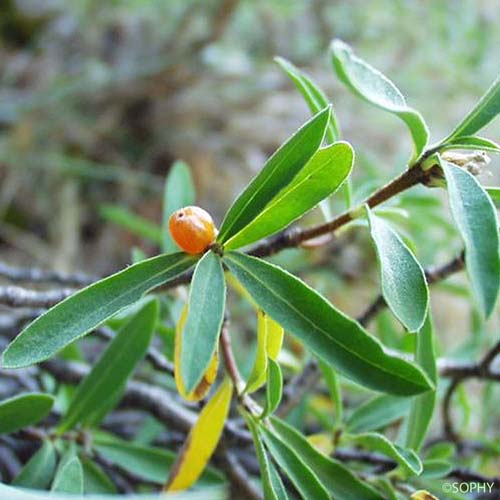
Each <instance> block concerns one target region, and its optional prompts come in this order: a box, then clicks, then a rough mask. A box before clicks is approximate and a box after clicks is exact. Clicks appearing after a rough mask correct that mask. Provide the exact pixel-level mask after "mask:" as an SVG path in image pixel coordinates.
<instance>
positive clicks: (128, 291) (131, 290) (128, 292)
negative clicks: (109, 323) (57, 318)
mask: <svg viewBox="0 0 500 500" xmlns="http://www.w3.org/2000/svg"><path fill="white" fill-rule="evenodd" d="M189 259H190V258H189V257H187V256H186V257H185V258H184V259H182V260H180V261H178V262H175V263H174V264H172V265H171V266H170V267H168V268H165V269H163V270H161V271H159V272H158V273H155V274H153V275H152V276H150V277H149V278H148V279H147V281H148V282H150V281H152V280H156V279H157V278H158V277H159V276H161V275H162V274H166V273H168V272H170V271H171V270H172V269H174V268H175V267H177V266H181V264H184V263H185V262H186V261H188V260H189ZM124 271H126V270H124ZM124 271H122V272H124ZM109 278H112V276H110V277H109ZM90 286H92V285H90ZM90 286H89V287H90ZM143 286H144V282H142V283H139V284H137V285H136V286H134V287H131V288H127V289H126V290H125V291H124V293H123V294H121V295H118V296H115V297H114V298H113V299H111V300H110V301H109V302H107V303H106V305H103V306H102V307H100V308H99V307H98V308H97V309H96V310H95V311H94V313H91V314H89V315H86V317H87V318H88V317H89V316H90V317H91V318H95V317H96V316H98V315H99V314H100V311H102V310H103V309H105V308H106V307H107V306H109V305H111V304H114V303H116V302H117V301H119V300H120V299H123V297H126V296H127V295H134V294H135V293H136V292H137V290H140V289H141V287H143ZM152 286H154V285H151V287H152ZM85 290H87V289H83V290H81V292H77V293H76V294H78V293H82V292H83V291H85ZM148 290H150V288H146V289H145V290H144V292H143V294H144V293H146V292H147V291H148ZM76 294H74V295H70V296H69V297H68V298H66V299H64V300H63V301H61V302H59V304H58V306H59V305H62V304H64V303H65V302H66V301H69V300H70V299H72V298H74V297H75V295H76ZM141 295H142V294H141ZM127 305H128V304H126V305H124V306H123V307H122V308H121V309H124V308H125V307H127ZM121 309H120V310H121ZM50 311H51V309H49V310H48V311H47V312H45V313H44V314H43V315H42V316H40V317H39V318H38V319H36V320H35V322H33V323H32V324H31V325H30V326H28V327H27V329H26V330H24V331H23V332H22V333H21V334H20V335H19V336H18V337H16V339H14V340H13V341H12V343H11V344H10V346H9V347H8V348H7V350H6V351H5V352H4V356H5V354H7V353H8V351H9V350H11V349H12V348H13V347H14V346H15V345H16V344H17V343H18V342H19V341H20V340H22V339H23V338H25V335H26V332H30V335H33V333H31V332H32V331H33V330H30V328H31V327H33V328H34V327H35V326H37V325H39V322H40V321H42V320H43V319H44V318H46V316H47V314H49V313H50ZM117 312H118V311H115V312H114V313H111V314H115V313H117ZM107 318H109V316H108V317H107ZM107 318H104V319H102V320H100V321H98V322H97V323H96V324H95V325H94V326H91V327H90V328H88V329H87V330H85V331H83V332H81V333H80V334H79V335H76V336H71V335H70V336H69V338H70V339H71V340H70V341H68V342H65V343H64V344H62V346H64V345H67V344H68V343H69V342H71V341H73V340H76V339H79V338H81V337H83V336H84V335H85V334H87V333H88V332H90V331H91V330H92V329H93V328H95V327H96V326H98V325H99V324H101V323H103V322H104V321H106V319H107ZM95 321H96V320H92V322H93V323H95ZM35 331H36V330H35ZM67 331H71V330H67ZM33 359H35V361H31V363H33V362H38V361H43V360H44V359H47V357H46V356H45V355H44V356H43V357H41V358H39V357H35V358H33ZM8 366H9V367H12V368H17V367H20V366H24V364H19V363H16V364H15V365H12V364H9V365H8Z"/></svg>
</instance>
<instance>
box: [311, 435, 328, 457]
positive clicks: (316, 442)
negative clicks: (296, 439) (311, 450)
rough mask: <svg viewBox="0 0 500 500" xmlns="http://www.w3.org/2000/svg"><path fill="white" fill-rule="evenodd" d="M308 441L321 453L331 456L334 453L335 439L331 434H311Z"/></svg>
mask: <svg viewBox="0 0 500 500" xmlns="http://www.w3.org/2000/svg"><path fill="white" fill-rule="evenodd" d="M307 440H308V441H309V442H310V443H311V444H312V445H313V446H314V447H315V448H316V449H317V450H319V451H320V452H321V453H323V454H325V455H327V456H329V455H331V454H332V453H333V450H334V446H333V438H332V435H331V434H328V433H325V432H322V433H319V434H310V435H309V436H307Z"/></svg>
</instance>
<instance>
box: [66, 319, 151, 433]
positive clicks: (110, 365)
mask: <svg viewBox="0 0 500 500" xmlns="http://www.w3.org/2000/svg"><path fill="white" fill-rule="evenodd" d="M132 321H134V320H132ZM126 326H127V325H125V328H126ZM138 331H139V334H141V335H142V331H141V330H138ZM120 333H123V332H119V333H118V335H120ZM118 335H117V337H116V338H117V339H118V338H119V337H118ZM137 336H138V335H137V332H135V335H129V336H128V337H127V338H126V339H125V341H124V342H123V345H122V346H121V347H122V349H121V351H119V352H118V355H117V356H116V357H115V358H114V361H115V364H113V363H108V364H107V366H105V367H104V370H103V371H102V373H100V374H99V379H101V380H103V379H105V378H106V377H107V375H108V373H110V372H112V371H113V369H114V366H115V365H116V362H117V361H119V360H121V359H123V358H124V357H125V355H126V354H127V352H126V347H127V346H129V345H130V344H131V343H132V341H134V340H136V338H137ZM96 366H97V365H96ZM133 369H134V367H132V369H131V370H129V373H130V372H131V371H132V370H133ZM86 380H90V379H86ZM82 387H83V385H82ZM99 387H101V388H102V385H101V386H99V380H98V383H97V384H93V385H92V388H91V389H90V390H89V391H87V392H85V396H84V397H82V398H80V399H79V404H78V403H76V404H75V407H74V410H73V411H72V415H73V416H72V418H71V414H70V413H69V411H68V416H67V419H66V420H67V422H65V425H64V426H62V427H64V428H65V429H67V428H70V427H73V425H74V424H76V423H78V421H79V419H78V413H79V411H80V410H81V408H82V406H83V407H85V404H86V403H87V402H88V401H89V400H90V399H91V397H92V396H93V395H94V394H95V393H96V392H98V390H97V389H98V388H99ZM76 396H78V393H76V394H75V397H76ZM97 409H99V408H97ZM95 411H97V410H96V409H95V408H94V409H93V410H92V413H93V412H95ZM75 415H76V417H75ZM75 418H76V421H75Z"/></svg>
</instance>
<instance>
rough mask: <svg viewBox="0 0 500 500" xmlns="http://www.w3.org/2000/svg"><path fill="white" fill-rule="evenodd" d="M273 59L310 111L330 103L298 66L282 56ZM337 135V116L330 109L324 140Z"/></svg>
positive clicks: (315, 110)
mask: <svg viewBox="0 0 500 500" xmlns="http://www.w3.org/2000/svg"><path fill="white" fill-rule="evenodd" d="M274 60H275V61H276V62H277V63H278V65H279V66H280V68H281V69H282V70H283V71H284V72H285V73H286V74H287V75H288V76H289V77H290V79H291V80H292V82H293V83H294V84H295V86H296V87H297V90H298V91H299V92H300V93H301V94H302V96H303V97H304V99H305V101H306V103H307V105H308V106H309V109H310V110H311V113H318V112H319V111H321V110H322V109H325V108H326V107H327V106H328V105H329V104H330V103H329V101H328V98H327V97H326V95H325V93H324V92H323V91H322V90H321V89H320V88H319V87H318V85H317V84H316V83H315V82H314V81H313V80H312V79H311V78H310V77H309V76H308V75H306V74H305V73H304V72H303V71H300V70H299V68H297V67H296V66H295V65H293V64H292V63H291V62H290V61H287V60H286V59H284V58H282V57H275V58H274ZM339 137H340V133H339V126H338V123H337V118H336V116H335V113H334V112H333V110H332V114H331V118H330V122H329V124H328V127H327V128H326V140H327V141H328V142H329V143H332V142H335V141H336V140H338V139H339Z"/></svg>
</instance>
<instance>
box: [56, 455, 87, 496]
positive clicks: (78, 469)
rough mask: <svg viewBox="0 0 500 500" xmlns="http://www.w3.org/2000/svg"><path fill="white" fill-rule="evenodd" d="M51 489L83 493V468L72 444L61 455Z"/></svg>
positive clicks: (59, 491) (60, 491)
mask: <svg viewBox="0 0 500 500" xmlns="http://www.w3.org/2000/svg"><path fill="white" fill-rule="evenodd" d="M51 491H52V492H57V493H74V494H78V495H81V494H82V493H83V468H82V464H81V462H80V460H79V458H78V457H77V455H76V449H75V447H74V446H70V447H69V448H68V450H67V451H66V452H65V453H64V455H63V456H62V458H61V461H60V462H59V465H58V467H57V471H56V476H55V477H54V481H53V483H52V488H51Z"/></svg>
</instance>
